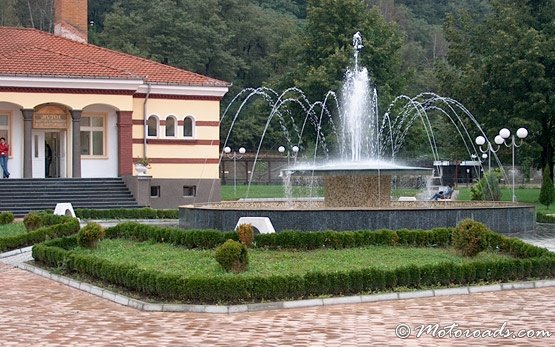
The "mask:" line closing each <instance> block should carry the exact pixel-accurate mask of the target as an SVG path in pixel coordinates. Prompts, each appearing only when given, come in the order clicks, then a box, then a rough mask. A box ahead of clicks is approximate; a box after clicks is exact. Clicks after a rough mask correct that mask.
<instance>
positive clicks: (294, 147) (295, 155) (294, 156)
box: [278, 146, 299, 166]
mask: <svg viewBox="0 0 555 347" xmlns="http://www.w3.org/2000/svg"><path fill="white" fill-rule="evenodd" d="M278 152H279V153H285V147H284V146H279V147H278ZM291 152H293V158H294V162H293V163H296V162H297V153H299V146H293V147H291V151H289V150H288V151H287V166H289V157H290V155H291Z"/></svg>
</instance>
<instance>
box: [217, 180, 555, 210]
mask: <svg viewBox="0 0 555 347" xmlns="http://www.w3.org/2000/svg"><path fill="white" fill-rule="evenodd" d="M247 187H248V186H247V185H238V186H237V193H236V194H235V192H234V188H233V185H223V186H222V200H224V201H230V200H237V199H239V198H245V197H247ZM456 189H457V190H458V191H459V195H458V197H457V199H458V200H463V201H469V200H470V197H471V194H470V188H467V187H466V186H458V187H457V188H456ZM418 192H419V190H417V189H409V188H399V189H393V191H392V195H393V196H395V197H397V196H415V195H416V194H417V193H418ZM515 195H516V199H517V201H518V202H522V203H527V204H533V205H536V208H537V209H538V211H542V212H546V213H555V204H552V205H551V206H550V207H549V209H546V207H545V206H544V205H542V204H540V203H539V202H538V199H539V196H540V189H539V188H515ZM293 196H294V197H305V196H323V193H322V188H317V189H316V193H315V194H311V192H310V191H309V189H308V188H306V187H293ZM248 197H249V198H283V197H285V191H284V188H283V186H281V185H254V184H253V185H251V186H250V189H249V192H248ZM501 200H502V201H511V200H512V190H511V188H502V189H501Z"/></svg>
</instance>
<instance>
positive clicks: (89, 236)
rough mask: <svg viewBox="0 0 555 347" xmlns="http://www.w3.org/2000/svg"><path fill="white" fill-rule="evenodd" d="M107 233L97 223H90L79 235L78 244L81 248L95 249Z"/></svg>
mask: <svg viewBox="0 0 555 347" xmlns="http://www.w3.org/2000/svg"><path fill="white" fill-rule="evenodd" d="M105 235H106V232H105V231H104V228H103V227H102V226H101V225H100V224H97V223H88V224H87V225H85V226H84V227H83V228H82V229H81V230H79V233H78V234H77V244H78V245H79V246H81V247H87V248H95V247H96V244H97V243H98V241H100V240H102V239H103V238H104V236H105Z"/></svg>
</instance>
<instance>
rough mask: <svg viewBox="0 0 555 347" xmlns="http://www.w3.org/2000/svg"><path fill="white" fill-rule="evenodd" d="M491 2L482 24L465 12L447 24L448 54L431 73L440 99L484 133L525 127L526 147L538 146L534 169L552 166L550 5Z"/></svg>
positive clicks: (554, 27)
mask: <svg viewBox="0 0 555 347" xmlns="http://www.w3.org/2000/svg"><path fill="white" fill-rule="evenodd" d="M491 3H492V8H493V9H492V12H491V14H490V15H488V16H487V17H486V19H485V20H484V21H482V22H478V23H477V22H476V20H475V18H473V17H472V16H471V15H470V14H469V13H466V14H463V15H460V16H458V17H454V16H453V17H451V18H450V19H449V21H448V23H447V25H446V33H447V38H448V41H449V43H450V51H449V54H448V59H447V61H446V63H445V64H442V65H440V66H439V67H438V74H437V75H438V78H439V79H440V80H441V81H442V88H443V89H444V91H443V94H447V95H450V96H453V97H455V98H457V99H458V100H459V101H461V102H462V103H463V104H464V105H465V106H466V107H467V108H468V109H469V110H471V111H472V112H473V113H474V114H475V115H479V117H477V118H478V120H479V121H480V123H481V124H482V125H483V126H484V127H485V128H486V130H487V129H496V130H498V129H500V128H501V127H502V126H509V127H510V128H512V129H513V131H514V129H517V128H519V127H521V126H525V127H527V128H528V129H529V132H530V135H531V136H530V139H531V140H532V141H530V140H527V141H526V142H527V146H530V145H529V144H530V143H532V145H537V146H539V147H541V151H537V153H539V155H538V157H536V158H535V159H536V160H535V163H536V166H537V167H545V166H549V167H553V164H554V162H553V161H554V144H555V119H554V117H553V115H554V114H555V97H554V95H555V21H553V13H555V1H554V0H527V1H519V0H505V1H501V0H491ZM533 150H534V149H533V148H528V152H529V153H531V152H532V151H533ZM552 175H553V173H551V177H552Z"/></svg>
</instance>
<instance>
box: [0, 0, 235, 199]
mask: <svg viewBox="0 0 555 347" xmlns="http://www.w3.org/2000/svg"><path fill="white" fill-rule="evenodd" d="M72 6H73V7H72ZM83 7H84V11H85V12H84V13H85V14H86V1H85V0H77V1H75V0H74V1H69V0H65V1H64V0H62V1H56V4H55V8H56V13H57V15H56V30H55V32H57V33H58V35H52V34H49V33H46V32H42V31H38V30H35V29H24V28H12V27H0V136H3V137H5V138H6V140H7V142H8V143H9V144H10V147H11V153H10V156H9V161H8V163H9V164H8V165H9V170H10V173H11V176H10V177H11V178H43V177H60V178H73V177H123V178H124V180H126V182H127V183H128V185H129V187H130V188H131V189H132V191H133V192H134V194H136V197H137V198H138V200H139V202H141V203H144V204H145V205H150V206H152V207H156V208H175V207H176V206H178V205H180V204H187V203H193V202H205V201H216V200H219V187H220V183H219V170H218V164H219V154H220V151H219V115H220V100H221V98H222V97H223V96H224V94H225V93H226V92H227V90H228V87H229V84H228V83H227V82H223V81H219V80H215V79H212V78H208V77H205V76H202V75H198V74H195V73H192V72H189V71H185V70H182V69H177V68H174V67H171V66H167V65H163V64H159V63H156V62H153V61H150V60H146V59H143V58H139V57H135V56H131V55H127V54H123V53H120V52H115V51H111V50H108V49H105V48H101V47H98V46H94V45H90V44H87V43H86V32H84V30H86V27H87V26H86V22H85V24H84V25H83V23H80V24H79V25H72V22H71V21H72V20H77V21H83V18H84V19H85V20H86V15H85V16H84V17H83V16H82V15H81V16H77V15H75V12H79V13H81V12H82V11H83ZM60 9H64V11H61V10H60ZM72 9H73V10H72ZM75 18H77V19H75ZM82 28H84V30H82ZM64 33H65V34H64ZM83 33H84V38H83ZM60 35H66V37H64V36H60ZM80 35H81V36H80ZM68 37H69V38H68ZM145 157H146V158H148V159H149V161H150V168H149V170H148V174H147V176H142V177H138V176H137V174H136V173H135V171H134V169H133V168H134V163H135V162H136V161H137V160H138V159H140V158H145Z"/></svg>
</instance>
